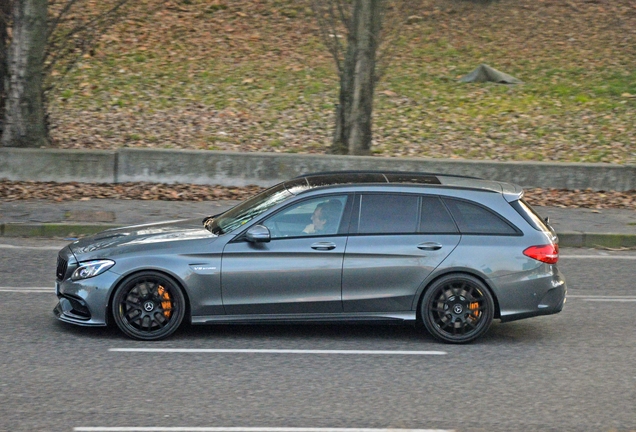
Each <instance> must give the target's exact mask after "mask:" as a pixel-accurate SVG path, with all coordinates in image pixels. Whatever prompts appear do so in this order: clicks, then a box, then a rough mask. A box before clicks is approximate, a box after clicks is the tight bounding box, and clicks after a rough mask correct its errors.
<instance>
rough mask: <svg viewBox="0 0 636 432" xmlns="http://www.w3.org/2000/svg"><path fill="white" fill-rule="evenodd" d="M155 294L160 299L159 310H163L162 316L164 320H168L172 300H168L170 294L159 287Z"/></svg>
mask: <svg viewBox="0 0 636 432" xmlns="http://www.w3.org/2000/svg"><path fill="white" fill-rule="evenodd" d="M157 293H158V294H159V297H160V298H161V308H162V309H163V316H165V317H166V318H170V313H171V312H172V300H170V294H168V291H166V289H165V288H164V287H162V286H161V285H159V288H158V289H157Z"/></svg>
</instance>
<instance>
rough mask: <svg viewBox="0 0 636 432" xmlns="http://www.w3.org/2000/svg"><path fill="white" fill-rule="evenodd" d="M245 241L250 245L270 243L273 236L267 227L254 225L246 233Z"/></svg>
mask: <svg viewBox="0 0 636 432" xmlns="http://www.w3.org/2000/svg"><path fill="white" fill-rule="evenodd" d="M245 239H246V240H247V241H248V242H250V243H269V241H270V240H271V239H272V236H271V234H270V233H269V228H267V227H266V226H263V225H254V226H253V227H251V228H250V229H248V230H247V232H246V233H245Z"/></svg>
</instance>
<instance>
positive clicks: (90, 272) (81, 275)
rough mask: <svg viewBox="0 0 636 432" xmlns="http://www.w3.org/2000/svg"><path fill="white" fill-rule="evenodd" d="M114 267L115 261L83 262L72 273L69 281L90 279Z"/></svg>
mask: <svg viewBox="0 0 636 432" xmlns="http://www.w3.org/2000/svg"><path fill="white" fill-rule="evenodd" d="M114 265H115V261H111V260H95V261H84V262H81V263H79V267H78V268H77V270H75V271H74V272H73V276H71V279H72V280H80V279H88V278H92V277H93V276H97V275H98V274H102V273H104V272H105V271H106V270H108V269H109V268H111V267H112V266H114Z"/></svg>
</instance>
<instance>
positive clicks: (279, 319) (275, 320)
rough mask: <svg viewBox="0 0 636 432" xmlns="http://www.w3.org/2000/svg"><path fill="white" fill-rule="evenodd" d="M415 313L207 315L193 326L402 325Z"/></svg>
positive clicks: (197, 319) (201, 317)
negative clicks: (295, 324) (259, 324)
mask: <svg viewBox="0 0 636 432" xmlns="http://www.w3.org/2000/svg"><path fill="white" fill-rule="evenodd" d="M415 320H416V315H415V311H406V312H388V313H382V312H355V313H337V314H335V313H332V314H280V315H207V316H193V317H192V324H251V323H270V324H286V323H316V324H317V323H325V324H329V323H346V322H349V323H360V324H363V323H380V324H391V323H393V324H402V323H407V322H415Z"/></svg>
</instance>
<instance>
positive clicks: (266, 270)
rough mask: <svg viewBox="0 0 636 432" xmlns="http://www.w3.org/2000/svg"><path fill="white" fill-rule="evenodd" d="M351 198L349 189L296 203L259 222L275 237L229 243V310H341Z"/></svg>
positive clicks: (225, 276) (225, 263) (224, 270)
mask: <svg viewBox="0 0 636 432" xmlns="http://www.w3.org/2000/svg"><path fill="white" fill-rule="evenodd" d="M346 202H347V196H346V195H336V196H328V197H321V198H314V199H308V200H304V201H302V202H297V203H292V204H291V205H289V206H288V207H286V208H285V209H283V210H282V211H280V212H278V213H276V214H275V215H273V216H271V217H269V218H268V219H266V220H265V221H262V222H260V224H261V225H264V226H265V227H267V228H268V229H269V230H270V233H271V241H270V242H268V243H249V242H247V241H237V242H233V243H229V244H227V245H226V246H225V249H224V251H223V258H222V264H221V274H222V276H221V286H222V295H223V304H224V307H225V312H226V314H228V315H247V314H249V315H252V314H300V313H302V314H307V313H315V314H324V313H339V312H342V262H343V258H344V250H345V246H346V242H347V236H346V233H344V232H343V230H341V228H340V225H341V224H342V215H343V213H344V209H345V207H346Z"/></svg>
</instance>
